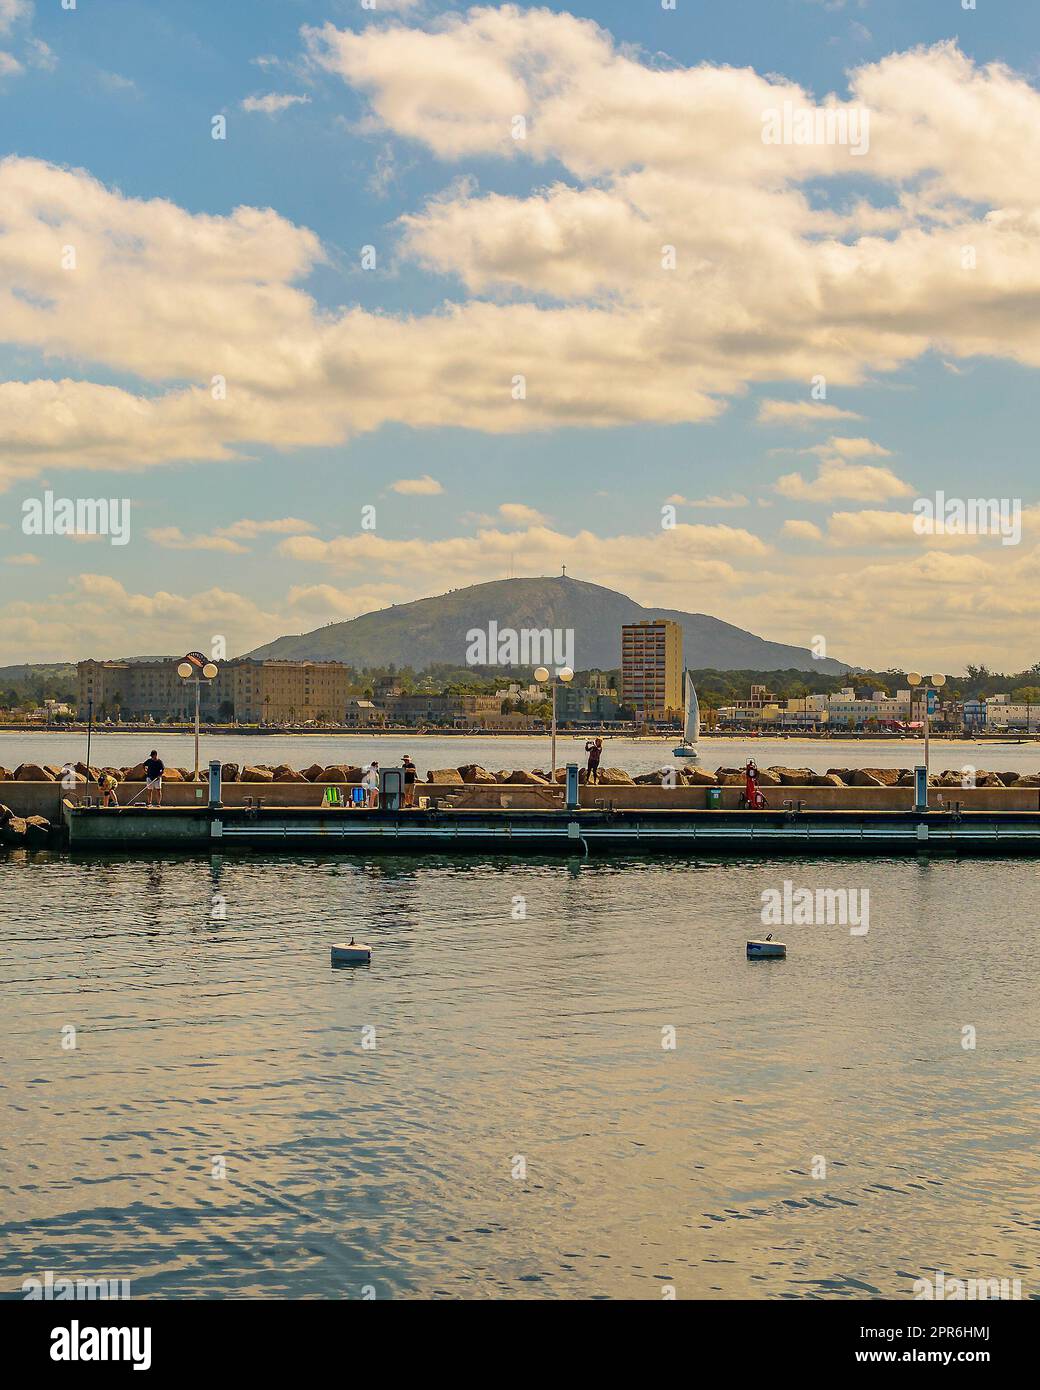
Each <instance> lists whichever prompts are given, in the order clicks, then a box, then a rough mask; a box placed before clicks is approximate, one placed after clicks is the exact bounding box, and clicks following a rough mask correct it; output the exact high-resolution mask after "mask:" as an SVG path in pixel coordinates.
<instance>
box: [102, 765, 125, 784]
mask: <svg viewBox="0 0 1040 1390" xmlns="http://www.w3.org/2000/svg"><path fill="white" fill-rule="evenodd" d="M101 771H102V772H103V773H105V775H106V776H108V777H114V778H115V779H116V781H117V782H122V780H123V770H122V768H119V767H103V768H102V769H101Z"/></svg>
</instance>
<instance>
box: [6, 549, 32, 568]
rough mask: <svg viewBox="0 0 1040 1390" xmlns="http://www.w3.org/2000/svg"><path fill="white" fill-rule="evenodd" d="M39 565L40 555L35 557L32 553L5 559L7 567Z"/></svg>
mask: <svg viewBox="0 0 1040 1390" xmlns="http://www.w3.org/2000/svg"><path fill="white" fill-rule="evenodd" d="M39 563H40V557H39V555H34V554H32V552H31V551H29V552H25V553H23V554H21V555H8V556H6V557H5V558H4V564H5V565H38V564H39Z"/></svg>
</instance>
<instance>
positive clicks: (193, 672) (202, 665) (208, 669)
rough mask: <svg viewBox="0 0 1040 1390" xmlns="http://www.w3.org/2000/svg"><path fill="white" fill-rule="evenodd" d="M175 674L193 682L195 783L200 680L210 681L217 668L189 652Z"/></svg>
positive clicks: (197, 776) (200, 655) (197, 767)
mask: <svg viewBox="0 0 1040 1390" xmlns="http://www.w3.org/2000/svg"><path fill="white" fill-rule="evenodd" d="M177 674H178V676H180V678H181V680H186V681H188V680H194V682H195V781H196V782H197V781H198V780H199V694H200V691H201V689H202V678H203V677H205V679H206V680H207V681H211V680H212V679H213V677H214V676H215V675H216V674H217V668H216V666H215V665H214V664H213V662H212V661H207V660H206V658H205V657H204V656H203V655H202V653H201V652H189V653H188V655H187V656H186V657H185V658H184V660H183V661H182V662H181V663H180V665H179V666H178V667H177Z"/></svg>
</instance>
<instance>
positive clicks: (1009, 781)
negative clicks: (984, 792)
mask: <svg viewBox="0 0 1040 1390" xmlns="http://www.w3.org/2000/svg"><path fill="white" fill-rule="evenodd" d="M995 775H996V776H997V777H998V778H999V779H1000V784H1001V786H1002V787H1011V786H1014V784H1015V783H1016V782H1017V781H1018V780H1019V779H1020V777H1021V776H1022V774H1021V773H1020V772H998V773H996V774H995Z"/></svg>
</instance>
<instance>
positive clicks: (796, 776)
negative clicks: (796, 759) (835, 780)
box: [767, 767, 815, 787]
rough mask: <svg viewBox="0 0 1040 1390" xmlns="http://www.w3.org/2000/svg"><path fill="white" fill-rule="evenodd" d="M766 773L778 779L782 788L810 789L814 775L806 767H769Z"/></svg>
mask: <svg viewBox="0 0 1040 1390" xmlns="http://www.w3.org/2000/svg"><path fill="white" fill-rule="evenodd" d="M767 771H768V772H771V773H772V774H773V776H774V777H776V778H778V779H779V781H780V784H781V786H784V787H811V786H812V784H813V783H812V779H813V777H814V775H815V774H814V773H813V771H812V769H811V768H808V767H770V768H767Z"/></svg>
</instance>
